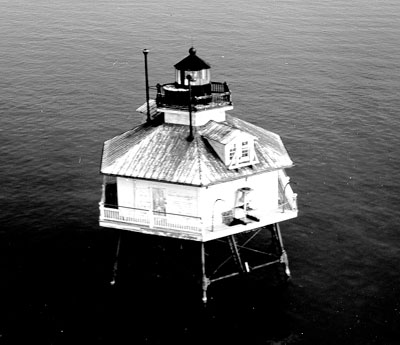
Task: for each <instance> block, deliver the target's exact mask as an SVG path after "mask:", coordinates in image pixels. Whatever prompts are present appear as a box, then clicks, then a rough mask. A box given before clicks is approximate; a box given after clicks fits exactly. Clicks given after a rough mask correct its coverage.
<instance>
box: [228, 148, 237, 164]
mask: <svg viewBox="0 0 400 345" xmlns="http://www.w3.org/2000/svg"><path fill="white" fill-rule="evenodd" d="M235 153H236V144H233V146H232V147H231V148H230V149H229V160H230V161H231V160H232V158H233V156H234V155H235Z"/></svg>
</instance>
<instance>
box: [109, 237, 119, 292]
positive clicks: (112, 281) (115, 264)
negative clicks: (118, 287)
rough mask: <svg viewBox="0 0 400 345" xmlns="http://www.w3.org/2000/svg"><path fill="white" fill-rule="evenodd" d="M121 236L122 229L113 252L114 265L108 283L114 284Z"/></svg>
mask: <svg viewBox="0 0 400 345" xmlns="http://www.w3.org/2000/svg"><path fill="white" fill-rule="evenodd" d="M121 237H122V230H120V231H119V236H118V244H117V250H116V253H115V262H114V267H113V276H112V280H111V281H110V285H114V284H115V279H116V277H117V270H118V258H119V250H120V247H121Z"/></svg>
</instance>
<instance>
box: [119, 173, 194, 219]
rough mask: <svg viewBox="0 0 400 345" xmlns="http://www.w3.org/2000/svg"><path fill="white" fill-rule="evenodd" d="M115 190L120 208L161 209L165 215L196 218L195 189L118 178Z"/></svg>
mask: <svg viewBox="0 0 400 345" xmlns="http://www.w3.org/2000/svg"><path fill="white" fill-rule="evenodd" d="M117 189H118V206H119V207H120V208H124V207H127V208H136V209H140V210H154V211H156V209H157V208H159V207H161V208H165V212H166V213H173V214H178V215H187V216H194V217H196V216H198V188H197V187H191V186H182V185H177V184H172V183H161V182H154V181H145V180H134V179H128V178H121V177H118V178H117ZM156 199H157V200H156ZM158 211H160V210H158Z"/></svg>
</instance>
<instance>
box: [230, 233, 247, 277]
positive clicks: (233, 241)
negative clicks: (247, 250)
mask: <svg viewBox="0 0 400 345" xmlns="http://www.w3.org/2000/svg"><path fill="white" fill-rule="evenodd" d="M228 242H229V247H230V248H231V251H232V256H233V260H235V263H236V265H237V266H238V268H239V271H240V272H241V273H245V272H246V270H245V268H244V265H243V262H242V258H241V256H240V253H239V249H238V247H237V243H236V239H235V235H231V236H229V237H228Z"/></svg>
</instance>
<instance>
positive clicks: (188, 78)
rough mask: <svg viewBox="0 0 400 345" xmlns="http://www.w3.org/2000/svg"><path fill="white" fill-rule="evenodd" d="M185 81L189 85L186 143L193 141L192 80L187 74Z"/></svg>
mask: <svg viewBox="0 0 400 345" xmlns="http://www.w3.org/2000/svg"><path fill="white" fill-rule="evenodd" d="M186 79H187V80H188V84H189V127H190V132H189V136H188V137H187V140H188V141H192V140H193V139H194V137H193V124H192V84H191V83H192V80H194V79H193V77H192V76H191V75H190V74H188V76H187V77H186Z"/></svg>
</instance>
